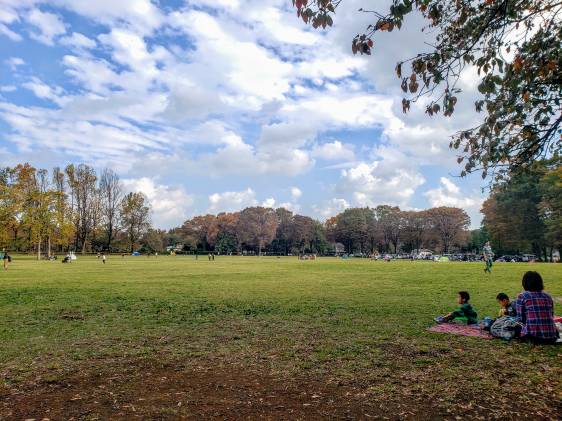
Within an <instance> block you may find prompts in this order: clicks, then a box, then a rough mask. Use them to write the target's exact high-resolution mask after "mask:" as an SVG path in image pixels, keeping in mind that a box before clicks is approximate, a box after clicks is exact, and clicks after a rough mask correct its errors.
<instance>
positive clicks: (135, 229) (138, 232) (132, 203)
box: [120, 192, 150, 253]
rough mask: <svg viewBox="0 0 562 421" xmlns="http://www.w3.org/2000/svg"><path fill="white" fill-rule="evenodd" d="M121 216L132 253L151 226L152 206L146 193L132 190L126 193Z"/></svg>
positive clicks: (122, 202)
mask: <svg viewBox="0 0 562 421" xmlns="http://www.w3.org/2000/svg"><path fill="white" fill-rule="evenodd" d="M120 216H121V225H122V227H123V229H124V231H125V233H126V236H127V242H128V244H129V250H130V251H131V253H132V252H134V251H135V246H137V245H138V243H139V240H140V239H141V237H142V236H143V235H144V234H145V233H146V232H147V230H148V229H149V228H150V207H149V205H148V202H147V200H146V197H145V196H144V194H142V193H133V192H131V193H128V194H127V195H125V197H123V199H122V200H121V209H120Z"/></svg>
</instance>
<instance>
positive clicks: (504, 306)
mask: <svg viewBox="0 0 562 421" xmlns="http://www.w3.org/2000/svg"><path fill="white" fill-rule="evenodd" d="M496 300H497V301H498V304H499V305H500V311H499V314H498V317H503V316H510V317H516V316H517V310H516V309H515V302H513V301H510V300H509V297H508V295H507V294H505V293H503V292H500V293H499V294H498V296H497V297H496Z"/></svg>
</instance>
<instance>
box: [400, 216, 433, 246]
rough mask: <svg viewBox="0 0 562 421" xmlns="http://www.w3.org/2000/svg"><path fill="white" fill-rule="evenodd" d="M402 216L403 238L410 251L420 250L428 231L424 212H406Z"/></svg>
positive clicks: (426, 217)
mask: <svg viewBox="0 0 562 421" xmlns="http://www.w3.org/2000/svg"><path fill="white" fill-rule="evenodd" d="M403 215H404V236H405V239H406V241H407V242H408V243H409V244H410V248H411V249H412V250H418V251H419V250H420V249H421V248H422V245H423V242H424V239H425V235H426V233H427V231H428V229H429V224H428V215H427V212H426V211H406V212H403Z"/></svg>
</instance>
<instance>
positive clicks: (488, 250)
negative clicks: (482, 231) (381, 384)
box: [482, 241, 494, 273]
mask: <svg viewBox="0 0 562 421" xmlns="http://www.w3.org/2000/svg"><path fill="white" fill-rule="evenodd" d="M482 255H483V256H484V261H485V263H486V268H485V269H484V272H487V273H492V263H493V262H494V252H493V251H492V246H490V242H489V241H486V244H484V247H483V248H482Z"/></svg>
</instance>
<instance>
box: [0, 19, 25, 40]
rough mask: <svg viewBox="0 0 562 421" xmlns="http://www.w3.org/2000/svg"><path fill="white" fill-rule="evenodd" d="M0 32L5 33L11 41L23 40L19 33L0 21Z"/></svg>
mask: <svg viewBox="0 0 562 421" xmlns="http://www.w3.org/2000/svg"><path fill="white" fill-rule="evenodd" d="M0 34H3V35H6V36H7V37H8V38H10V39H11V40H12V41H21V40H23V38H22V37H21V35H20V34H18V33H16V32H14V31H12V30H11V29H10V28H8V27H7V26H6V25H4V24H3V23H0Z"/></svg>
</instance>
